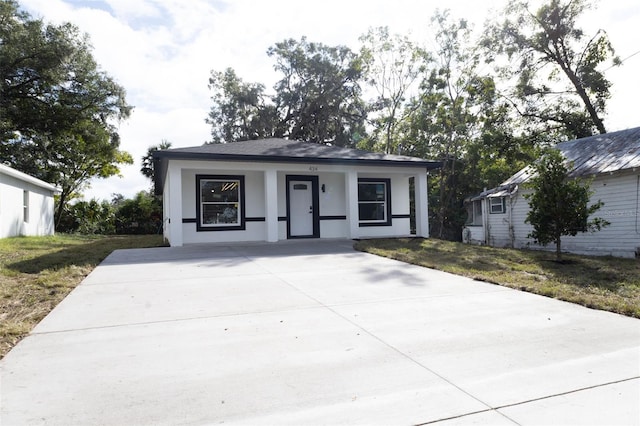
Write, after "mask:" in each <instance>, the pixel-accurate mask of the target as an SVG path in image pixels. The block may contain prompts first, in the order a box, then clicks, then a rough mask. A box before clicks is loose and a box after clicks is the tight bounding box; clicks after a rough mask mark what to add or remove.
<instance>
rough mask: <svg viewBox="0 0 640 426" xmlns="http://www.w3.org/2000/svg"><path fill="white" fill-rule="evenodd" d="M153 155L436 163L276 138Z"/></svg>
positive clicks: (175, 150)
mask: <svg viewBox="0 0 640 426" xmlns="http://www.w3.org/2000/svg"><path fill="white" fill-rule="evenodd" d="M154 156H156V157H158V158H203V159H221V160H224V159H229V160H235V161H243V160H245V161H270V162H274V161H285V162H296V161H304V162H308V161H317V160H333V161H334V162H337V163H340V162H347V163H350V162H362V163H366V162H376V163H389V165H393V164H397V163H401V164H402V165H415V166H418V167H420V166H425V167H428V168H430V169H432V168H435V167H437V166H438V165H439V163H437V162H434V161H428V160H424V159H422V158H416V157H407V156H402V155H389V154H382V153H377V152H369V151H362V150H359V149H351V148H342V147H338V146H329V145H322V144H317V143H308V142H300V141H291V140H287V139H276V138H272V139H258V140H253V141H244V142H233V143H225V144H209V145H201V146H194V147H189V148H174V149H168V150H165V151H158V152H157V153H156V154H154Z"/></svg>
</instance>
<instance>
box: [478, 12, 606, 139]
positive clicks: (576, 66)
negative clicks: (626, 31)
mask: <svg viewBox="0 0 640 426" xmlns="http://www.w3.org/2000/svg"><path fill="white" fill-rule="evenodd" d="M589 7H590V3H589V2H588V0H548V1H547V2H546V3H544V4H543V5H542V6H541V7H539V8H538V9H536V10H532V8H531V6H530V3H529V1H522V0H520V1H514V2H510V3H509V5H508V6H507V7H506V9H505V11H504V19H503V20H502V21H501V22H493V23H491V24H490V25H489V26H488V28H487V30H486V37H485V40H484V45H485V47H487V54H488V56H489V57H490V58H492V59H497V62H496V63H498V64H501V65H504V64H503V63H502V62H503V61H502V59H500V58H506V59H507V60H508V61H509V62H508V65H506V66H502V67H501V70H502V72H503V73H504V75H505V76H506V77H507V78H508V79H510V84H511V86H512V87H513V88H514V90H513V91H511V93H509V94H508V96H509V97H510V99H511V100H512V101H513V102H514V105H515V106H517V108H518V109H519V111H520V113H521V114H522V115H523V116H524V117H526V118H528V119H530V120H532V121H535V122H538V123H541V124H542V125H543V130H544V131H550V130H551V131H556V132H557V133H559V134H561V135H563V136H564V137H566V138H568V139H574V138H580V137H584V136H589V135H592V134H593V133H595V132H599V133H606V128H605V125H604V122H603V118H604V116H605V114H606V101H607V99H609V97H610V92H609V88H610V86H611V82H610V81H609V80H608V79H607V78H606V76H605V75H604V72H603V71H602V67H601V65H602V64H604V63H605V62H606V61H608V60H613V63H614V64H617V63H619V60H618V59H617V58H616V57H615V56H614V50H613V48H612V46H611V43H610V42H609V39H608V37H607V34H606V33H605V32H604V31H602V30H600V31H598V32H597V33H596V34H594V35H591V36H588V35H587V34H585V32H584V31H583V30H582V29H580V28H579V27H578V26H577V21H578V19H579V18H580V16H581V15H582V14H583V13H584V12H585V11H586V10H587V9H588V8H589Z"/></svg>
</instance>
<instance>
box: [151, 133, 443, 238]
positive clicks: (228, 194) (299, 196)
mask: <svg viewBox="0 0 640 426" xmlns="http://www.w3.org/2000/svg"><path fill="white" fill-rule="evenodd" d="M153 157H154V169H155V179H156V182H155V187H156V192H157V193H158V194H163V202H164V235H165V237H166V238H167V239H168V241H169V243H170V244H171V245H172V246H181V245H183V244H192V243H206V242H233V241H269V242H273V241H278V240H285V239H296V238H367V237H398V236H409V235H411V226H410V217H411V213H412V212H411V210H410V202H409V200H410V188H411V185H410V181H413V182H414V188H415V200H416V202H415V206H416V207H415V217H416V233H415V235H417V236H420V237H428V236H429V223H428V215H427V172H428V170H430V169H433V168H435V167H438V166H439V163H436V162H433V161H426V160H423V159H420V158H414V157H404V156H398V155H386V154H379V153H372V152H366V151H360V150H355V149H348V148H341V147H335V146H328V145H321V144H315V143H306V142H299V141H290V140H285V139H261V140H255V141H246V142H233V143H227V144H211V145H202V146H196V147H191V148H175V149H168V150H162V151H156V152H154V153H153Z"/></svg>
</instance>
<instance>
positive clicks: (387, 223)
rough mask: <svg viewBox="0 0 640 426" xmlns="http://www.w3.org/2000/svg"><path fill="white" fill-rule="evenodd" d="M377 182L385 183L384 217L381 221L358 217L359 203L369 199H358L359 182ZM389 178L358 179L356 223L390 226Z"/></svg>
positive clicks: (360, 224)
mask: <svg viewBox="0 0 640 426" xmlns="http://www.w3.org/2000/svg"><path fill="white" fill-rule="evenodd" d="M374 183H376V184H379V183H383V184H384V185H385V210H384V211H385V219H384V220H381V221H368V220H364V221H363V220H361V219H360V203H366V202H370V201H362V200H360V185H361V184H374ZM391 221H392V217H391V179H389V178H359V179H358V225H359V226H361V227H364V226H391Z"/></svg>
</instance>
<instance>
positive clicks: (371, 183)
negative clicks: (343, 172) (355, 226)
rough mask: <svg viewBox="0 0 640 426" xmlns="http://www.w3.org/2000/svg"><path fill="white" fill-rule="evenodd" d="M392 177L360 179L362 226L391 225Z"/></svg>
mask: <svg viewBox="0 0 640 426" xmlns="http://www.w3.org/2000/svg"><path fill="white" fill-rule="evenodd" d="M390 186H391V180H390V179H358V215H359V220H360V226H390V225H391V194H390Z"/></svg>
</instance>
